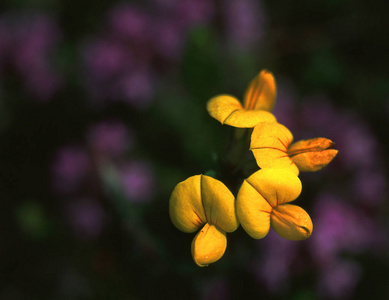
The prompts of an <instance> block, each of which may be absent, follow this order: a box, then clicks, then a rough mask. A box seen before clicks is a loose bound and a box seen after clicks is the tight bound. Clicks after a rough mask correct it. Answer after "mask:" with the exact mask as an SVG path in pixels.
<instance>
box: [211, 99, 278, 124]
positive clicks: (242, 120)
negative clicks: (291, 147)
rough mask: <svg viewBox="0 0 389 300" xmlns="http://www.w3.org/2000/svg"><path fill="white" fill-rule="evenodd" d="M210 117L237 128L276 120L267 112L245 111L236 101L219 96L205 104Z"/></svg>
mask: <svg viewBox="0 0 389 300" xmlns="http://www.w3.org/2000/svg"><path fill="white" fill-rule="evenodd" d="M207 110H208V113H209V114H210V116H211V117H213V118H214V119H216V120H218V121H219V122H221V123H222V124H226V125H230V126H233V127H238V128H252V127H254V126H255V125H256V124H258V123H260V122H275V121H276V118H275V117H274V116H273V114H271V113H270V112H267V111H261V110H246V109H244V108H243V107H242V104H241V103H240V102H239V100H238V99H236V98H234V97H232V96H229V95H220V96H216V97H214V98H212V99H211V100H209V101H208V103H207Z"/></svg>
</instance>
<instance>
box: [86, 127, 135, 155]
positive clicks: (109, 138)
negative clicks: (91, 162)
mask: <svg viewBox="0 0 389 300" xmlns="http://www.w3.org/2000/svg"><path fill="white" fill-rule="evenodd" d="M87 140H88V144H89V146H90V147H91V148H92V151H93V152H97V153H99V154H101V155H104V156H109V157H119V156H122V155H124V154H125V153H126V152H127V151H129V150H130V149H132V148H133V146H134V140H135V138H134V135H133V132H132V131H130V130H129V129H128V128H127V127H126V126H125V125H124V124H122V123H120V122H118V121H102V122H100V123H97V124H95V125H93V126H91V127H90V128H89V129H88V131H87Z"/></svg>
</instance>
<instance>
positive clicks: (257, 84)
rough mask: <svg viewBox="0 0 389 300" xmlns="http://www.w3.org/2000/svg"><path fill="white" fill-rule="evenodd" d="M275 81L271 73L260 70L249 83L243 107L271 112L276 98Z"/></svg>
mask: <svg viewBox="0 0 389 300" xmlns="http://www.w3.org/2000/svg"><path fill="white" fill-rule="evenodd" d="M276 94H277V91H276V82H275V79H274V76H273V74H272V73H270V72H268V71H267V70H262V71H261V72H260V73H259V74H258V75H257V76H256V77H255V78H254V79H253V80H252V81H251V82H250V84H249V86H248V88H247V91H246V94H245V97H244V102H243V103H244V108H246V109H250V110H265V111H269V112H271V111H272V110H273V107H274V104H275V100H276Z"/></svg>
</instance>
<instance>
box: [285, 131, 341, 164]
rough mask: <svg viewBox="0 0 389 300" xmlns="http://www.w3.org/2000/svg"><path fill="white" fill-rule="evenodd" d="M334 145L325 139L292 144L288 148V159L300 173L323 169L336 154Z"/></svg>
mask: <svg viewBox="0 0 389 300" xmlns="http://www.w3.org/2000/svg"><path fill="white" fill-rule="evenodd" d="M334 147H335V143H334V142H332V141H331V140H329V139H326V138H321V137H320V138H314V139H309V140H301V141H298V142H296V143H293V144H292V145H290V147H289V148H288V155H289V157H290V159H291V160H292V161H293V162H294V163H295V164H296V166H297V167H298V168H299V170H300V171H302V172H314V171H318V170H320V169H322V168H324V167H325V166H326V165H328V164H329V163H330V162H331V161H332V159H333V158H334V157H335V156H336V155H337V154H338V150H336V149H334Z"/></svg>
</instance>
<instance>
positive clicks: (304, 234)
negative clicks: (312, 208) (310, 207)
mask: <svg viewBox="0 0 389 300" xmlns="http://www.w3.org/2000/svg"><path fill="white" fill-rule="evenodd" d="M271 227H272V228H273V229H274V230H275V231H276V232H277V233H278V234H279V235H280V236H281V237H283V238H286V239H288V240H293V241H301V240H305V239H307V238H309V237H310V236H311V234H312V230H313V224H312V220H311V218H310V217H309V215H308V213H307V212H306V211H305V210H304V209H302V208H301V207H299V206H296V205H292V204H282V205H278V206H277V207H275V208H274V209H273V211H272V214H271Z"/></svg>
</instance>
